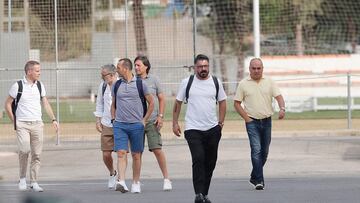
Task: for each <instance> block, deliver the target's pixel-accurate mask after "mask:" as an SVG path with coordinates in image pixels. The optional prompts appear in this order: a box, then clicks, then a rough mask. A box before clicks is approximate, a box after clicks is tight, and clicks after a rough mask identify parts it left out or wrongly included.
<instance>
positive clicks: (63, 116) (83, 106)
mask: <svg viewBox="0 0 360 203" xmlns="http://www.w3.org/2000/svg"><path fill="white" fill-rule="evenodd" d="M344 102H345V103H344ZM173 103H174V101H173V100H168V101H167V103H166V111H165V120H172V108H173ZM346 103H347V101H346V100H344V99H337V98H323V99H319V104H324V105H325V104H326V105H336V104H346ZM355 104H360V99H359V98H356V99H355ZM51 105H52V107H53V110H54V111H56V103H55V102H52V103H51ZM59 109H60V121H61V122H64V123H78V122H94V121H95V117H94V114H93V112H94V111H95V103H92V102H91V101H90V100H65V101H61V102H60V108H59ZM185 109H186V106H185V105H182V113H181V115H180V120H183V119H184V111H185ZM227 109H228V110H227V114H226V119H227V120H235V119H240V116H239V115H238V114H237V113H236V112H235V110H234V107H233V102H232V101H231V100H229V101H228V102H227ZM43 114H44V121H45V122H48V121H50V119H49V118H48V116H47V114H46V113H43ZM276 117H277V113H275V115H274V118H276ZM346 118H347V111H344V110H337V111H333V110H331V111H330V110H326V111H317V112H314V111H306V112H301V113H291V112H287V113H286V119H294V120H295V119H346ZM352 118H360V110H353V111H352ZM0 123H9V119H8V117H7V115H5V113H3V118H2V119H1V120H0Z"/></svg>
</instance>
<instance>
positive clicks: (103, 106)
mask: <svg viewBox="0 0 360 203" xmlns="http://www.w3.org/2000/svg"><path fill="white" fill-rule="evenodd" d="M100 74H101V78H102V82H101V83H100V85H99V88H98V94H97V98H96V111H95V112H94V115H95V117H96V130H97V131H99V132H100V133H101V139H100V140H101V151H102V154H103V161H104V164H105V166H106V168H107V169H108V170H109V173H110V177H109V181H108V188H109V189H112V188H114V187H115V184H116V177H117V171H116V170H115V169H114V166H113V158H112V156H111V153H112V152H113V150H114V131H113V125H112V123H111V113H110V109H111V102H112V97H111V87H112V85H113V84H115V82H116V81H117V74H116V67H115V66H114V65H113V64H106V65H103V66H101V73H100Z"/></svg>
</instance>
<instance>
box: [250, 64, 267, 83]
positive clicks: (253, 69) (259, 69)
mask: <svg viewBox="0 0 360 203" xmlns="http://www.w3.org/2000/svg"><path fill="white" fill-rule="evenodd" d="M263 69H264V67H263V63H262V61H261V59H260V58H253V59H251V61H250V65H249V72H250V77H251V79H253V80H255V81H259V80H260V79H261V78H262V75H263Z"/></svg>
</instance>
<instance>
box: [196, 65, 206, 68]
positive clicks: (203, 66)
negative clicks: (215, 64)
mask: <svg viewBox="0 0 360 203" xmlns="http://www.w3.org/2000/svg"><path fill="white" fill-rule="evenodd" d="M196 68H209V65H198V66H196Z"/></svg>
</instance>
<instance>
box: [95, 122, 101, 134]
mask: <svg viewBox="0 0 360 203" xmlns="http://www.w3.org/2000/svg"><path fill="white" fill-rule="evenodd" d="M96 130H97V131H98V132H99V133H101V132H102V124H101V123H100V122H96Z"/></svg>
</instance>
